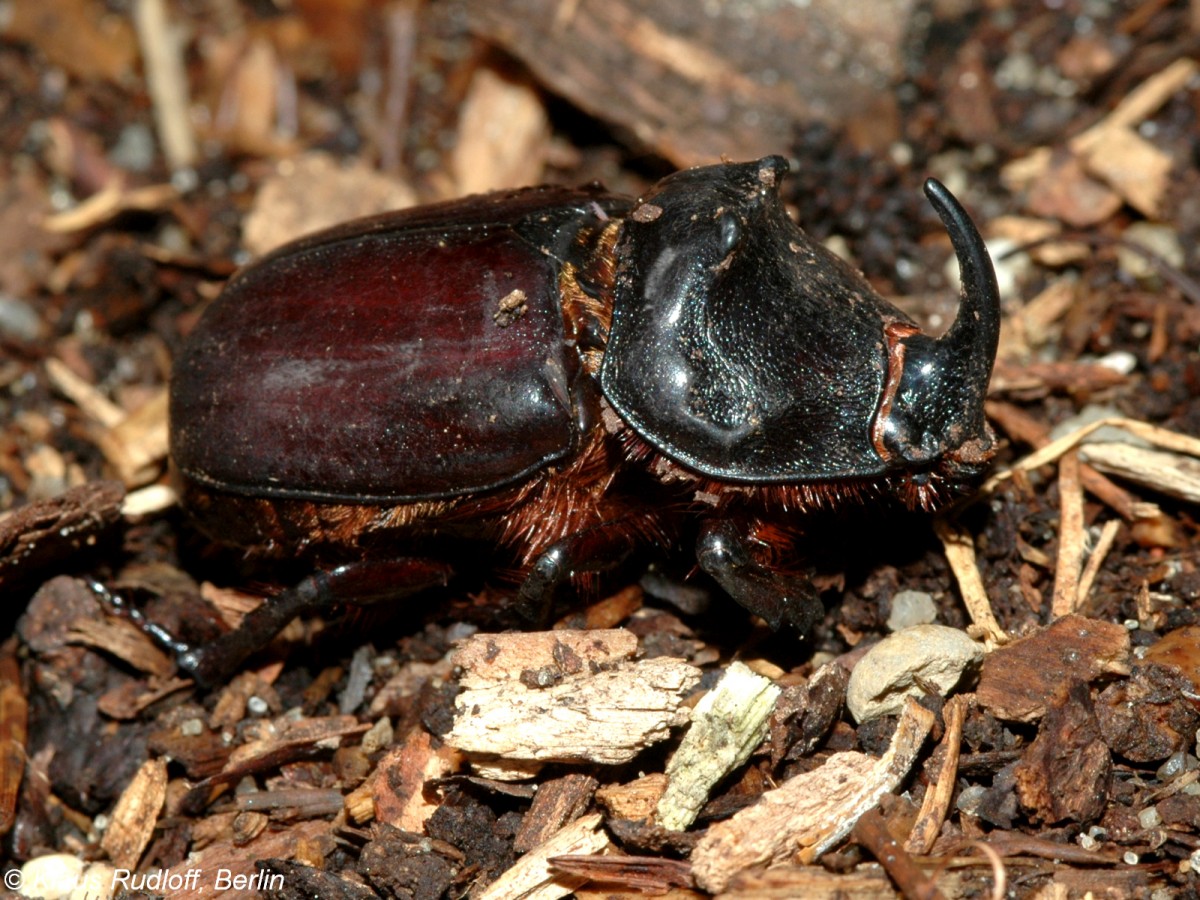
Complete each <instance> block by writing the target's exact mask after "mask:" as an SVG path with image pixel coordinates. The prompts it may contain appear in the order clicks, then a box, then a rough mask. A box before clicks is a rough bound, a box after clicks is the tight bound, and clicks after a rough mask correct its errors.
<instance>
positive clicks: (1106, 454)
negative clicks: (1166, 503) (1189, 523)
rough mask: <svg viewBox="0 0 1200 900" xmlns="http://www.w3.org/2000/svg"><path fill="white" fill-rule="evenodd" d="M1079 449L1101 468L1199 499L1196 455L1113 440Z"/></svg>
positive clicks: (1199, 461)
mask: <svg viewBox="0 0 1200 900" xmlns="http://www.w3.org/2000/svg"><path fill="white" fill-rule="evenodd" d="M1079 452H1080V454H1081V455H1082V456H1083V458H1084V459H1086V460H1087V461H1088V462H1089V463H1090V464H1091V465H1093V466H1095V467H1096V468H1097V469H1099V470H1100V471H1101V472H1105V473H1107V474H1109V475H1116V476H1117V477H1118V478H1124V479H1127V480H1129V481H1132V482H1134V483H1135V484H1140V485H1141V486H1142V487H1148V488H1150V489H1152V490H1155V491H1158V492H1159V493H1162V494H1166V495H1167V496H1168V497H1175V498H1177V499H1179V500H1186V501H1188V502H1189V503H1200V459H1197V458H1195V457H1190V456H1183V455H1181V454H1178V453H1168V452H1165V451H1162V450H1149V449H1147V448H1145V447H1135V446H1133V445H1132V444H1125V443H1117V442H1105V443H1095V444H1085V445H1084V446H1083V447H1081V448H1080V450H1079Z"/></svg>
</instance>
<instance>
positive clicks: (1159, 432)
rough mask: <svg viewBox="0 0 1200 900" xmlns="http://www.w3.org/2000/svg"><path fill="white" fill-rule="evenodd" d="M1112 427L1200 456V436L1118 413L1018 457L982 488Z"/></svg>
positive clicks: (987, 488) (1046, 461) (1054, 457)
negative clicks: (1103, 429) (1127, 417)
mask: <svg viewBox="0 0 1200 900" xmlns="http://www.w3.org/2000/svg"><path fill="white" fill-rule="evenodd" d="M1108 427H1113V428H1120V429H1123V430H1124V431H1127V432H1129V433H1130V434H1132V435H1134V436H1135V437H1140V438H1142V439H1143V440H1145V441H1148V442H1149V443H1151V444H1153V445H1155V446H1156V447H1158V448H1159V449H1161V450H1169V451H1171V452H1173V453H1181V454H1184V455H1186V456H1194V457H1197V458H1200V438H1194V437H1192V436H1191V435H1186V434H1180V433H1179V432H1177V431H1171V430H1170V429H1169V428H1162V427H1160V426H1158V425H1151V424H1150V423H1149V422H1142V421H1139V420H1137V419H1126V418H1122V417H1120V416H1114V417H1111V418H1107V419H1100V420H1099V421H1096V422H1089V423H1088V424H1087V425H1084V426H1083V427H1082V428H1080V429H1078V430H1077V431H1072V432H1071V433H1070V434H1065V435H1063V436H1062V437H1060V438H1058V439H1057V440H1055V441H1051V442H1050V443H1049V444H1046V446H1044V447H1039V448H1038V449H1037V450H1035V451H1034V452H1033V453H1030V454H1029V455H1028V456H1025V457H1023V458H1021V459H1019V460H1017V462H1015V463H1013V464H1012V465H1011V466H1009V467H1008V468H1006V469H1002V470H1001V471H999V472H997V473H996V474H995V475H993V476H992V477H991V478H989V479H988V480H987V482H985V483H984V485H983V488H982V490H983V491H985V492H990V491H994V490H995V489H996V486H997V485H999V484H1000V482H1002V481H1005V480H1006V479H1008V478H1011V477H1012V476H1013V474H1014V473H1016V472H1031V471H1033V470H1034V469H1038V468H1040V467H1042V466H1044V465H1047V464H1049V463H1052V462H1054V461H1055V460H1057V459H1058V458H1059V457H1061V456H1062V455H1063V454H1064V453H1066V452H1067V451H1068V450H1070V449H1071V448H1072V447H1075V446H1078V445H1079V444H1081V443H1082V442H1083V441H1084V440H1085V439H1086V438H1087V437H1088V436H1089V435H1091V434H1092V433H1093V432H1095V431H1099V430H1100V429H1101V428H1108Z"/></svg>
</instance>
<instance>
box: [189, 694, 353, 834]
mask: <svg viewBox="0 0 1200 900" xmlns="http://www.w3.org/2000/svg"><path fill="white" fill-rule="evenodd" d="M370 727H371V726H370V725H364V724H361V723H360V722H359V721H358V719H357V718H355V717H354V716H324V717H313V718H309V719H301V720H299V721H295V722H293V721H291V720H289V719H286V718H281V719H277V720H275V721H272V722H267V723H264V726H263V734H262V736H261V737H257V738H252V739H251V740H249V741H247V742H246V743H245V744H242V745H241V746H240V747H237V748H235V749H234V751H233V752H232V753H230V755H229V759H228V760H227V761H226V763H225V767H224V769H222V770H221V772H219V773H218V774H216V775H212V776H210V777H209V778H206V779H205V780H204V781H201V782H200V783H199V784H197V785H196V786H195V787H193V788H192V789H191V791H189V792H188V796H187V797H186V798H185V800H184V802H183V806H184V809H186V810H191V811H195V810H196V809H197V808H200V807H203V806H204V805H205V804H207V803H208V802H209V801H210V800H211V799H212V798H213V797H215V796H216V795H217V794H218V793H219V792H220V791H221V790H222V789H224V788H225V787H227V786H229V785H230V784H234V783H236V782H237V781H238V780H240V779H241V778H243V777H244V776H246V775H252V774H254V773H255V772H261V771H262V770H264V769H273V768H277V767H278V766H281V765H283V764H284V763H288V762H291V761H292V760H294V759H296V758H297V757H299V756H303V755H306V754H308V753H310V752H311V751H313V750H315V749H320V748H328V749H333V748H335V747H336V746H337V745H338V744H339V743H340V741H341V739H342V738H344V737H349V736H352V735H358V734H362V733H363V732H364V731H367V730H368V729H370Z"/></svg>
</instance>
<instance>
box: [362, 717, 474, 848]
mask: <svg viewBox="0 0 1200 900" xmlns="http://www.w3.org/2000/svg"><path fill="white" fill-rule="evenodd" d="M457 757H458V754H457V752H456V751H455V750H453V748H450V747H446V746H443V747H441V748H440V749H437V750H435V749H434V747H433V738H431V737H430V736H429V734H428V733H427V732H426V731H424V730H422V729H420V728H418V729H415V730H414V731H412V732H410V733H409V735H408V737H407V739H405V741H404V743H403V744H401V745H399V746H396V747H393V748H392V749H390V750H389V751H388V752H387V755H385V756H384V758H383V759H382V760H380V761H379V765H378V766H377V767H376V768H375V774H374V776H373V777H372V778H371V780H370V781H369V782H368V783H367V784H369V785H370V787H369V789H368V790H369V792H370V797H371V800H372V809H371V814H370V815H369V816H364V815H363V814H362V813H357V814H353V813H352V811H351V809H350V806H349V803H347V813H350V814H351V819H352V820H353V821H355V822H358V823H360V824H361V823H363V822H366V821H368V820H369V819H370V818H372V817H373V818H374V819H375V820H376V821H378V822H382V823H384V824H387V825H395V826H396V827H397V828H399V829H401V830H402V831H410V832H412V833H413V834H424V832H425V822H426V821H428V819H429V817H430V816H432V815H433V814H434V812H435V811H436V810H437V808H438V803H437V802H436V799H435V798H429V797H426V795H425V785H426V784H427V783H429V782H431V781H436V780H437V779H439V778H444V777H446V776H447V775H449V774H450V773H451V772H453V771H454V769H455V768H456V766H457Z"/></svg>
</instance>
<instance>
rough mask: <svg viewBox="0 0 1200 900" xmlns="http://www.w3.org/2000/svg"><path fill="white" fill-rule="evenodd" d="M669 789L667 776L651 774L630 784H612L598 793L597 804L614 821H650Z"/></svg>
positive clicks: (660, 773)
mask: <svg viewBox="0 0 1200 900" xmlns="http://www.w3.org/2000/svg"><path fill="white" fill-rule="evenodd" d="M666 789H667V776H666V775H665V774H664V773H662V772H651V773H650V774H649V775H643V776H642V777H641V778H638V779H635V780H634V781H631V782H629V783H628V784H610V785H606V786H605V787H602V788H600V789H599V790H598V791H596V802H597V803H599V804H600V805H601V806H603V807H604V808H605V809H606V810H608V814H609V816H611V817H612V818H614V819H648V818H650V816H651V815H653V813H654V810H655V808H656V807H657V806H658V801H659V798H660V797H662V795H663V792H664V791H666Z"/></svg>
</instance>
